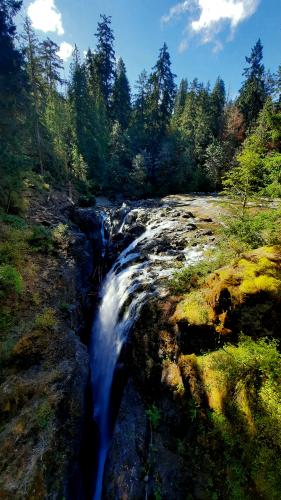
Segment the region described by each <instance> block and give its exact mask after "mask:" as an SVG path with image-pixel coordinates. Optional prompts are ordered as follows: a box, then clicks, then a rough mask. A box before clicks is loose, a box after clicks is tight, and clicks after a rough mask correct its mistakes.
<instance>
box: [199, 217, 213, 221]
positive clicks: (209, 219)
mask: <svg viewBox="0 0 281 500" xmlns="http://www.w3.org/2000/svg"><path fill="white" fill-rule="evenodd" d="M199 222H213V219H211V217H201V218H200V219H199Z"/></svg>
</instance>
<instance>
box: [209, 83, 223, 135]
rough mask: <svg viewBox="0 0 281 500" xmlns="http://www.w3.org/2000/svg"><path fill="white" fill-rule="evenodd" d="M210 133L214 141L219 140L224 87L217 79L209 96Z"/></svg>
mask: <svg viewBox="0 0 281 500" xmlns="http://www.w3.org/2000/svg"><path fill="white" fill-rule="evenodd" d="M210 104H211V122H212V132H213V135H214V137H215V138H216V139H219V138H221V136H222V133H223V128H224V108H225V85H224V81H223V80H222V79H221V78H220V77H219V78H218V79H217V81H216V83H215V86H214V88H213V90H212V92H211V96H210Z"/></svg>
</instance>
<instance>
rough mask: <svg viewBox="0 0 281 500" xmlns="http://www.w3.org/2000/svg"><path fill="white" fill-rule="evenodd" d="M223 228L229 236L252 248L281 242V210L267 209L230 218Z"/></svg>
mask: <svg viewBox="0 0 281 500" xmlns="http://www.w3.org/2000/svg"><path fill="white" fill-rule="evenodd" d="M225 222H226V225H225V227H224V229H223V232H224V234H225V235H226V236H227V237H235V238H236V239H237V240H238V241H241V242H243V243H246V244H248V245H249V246H250V248H258V247H260V246H263V245H274V244H278V243H280V240H281V238H280V229H279V228H280V223H281V211H280V210H265V211H262V212H259V213H257V214H255V215H250V214H246V215H244V217H240V218H236V219H235V218H229V219H227V220H226V221H225Z"/></svg>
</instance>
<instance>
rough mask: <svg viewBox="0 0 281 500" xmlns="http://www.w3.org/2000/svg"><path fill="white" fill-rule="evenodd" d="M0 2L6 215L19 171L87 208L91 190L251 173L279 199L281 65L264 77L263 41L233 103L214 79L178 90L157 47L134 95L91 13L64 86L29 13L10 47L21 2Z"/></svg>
mask: <svg viewBox="0 0 281 500" xmlns="http://www.w3.org/2000/svg"><path fill="white" fill-rule="evenodd" d="M0 7H1V9H0V51H1V52H0V57H1V67H0V105H1V119H0V120H1V123H0V127H1V130H0V132H1V134H0V147H1V158H0V173H1V193H0V198H1V201H0V203H1V204H2V206H3V207H4V208H5V210H7V211H9V210H16V209H17V207H18V205H19V204H20V196H18V193H20V189H21V186H22V183H23V181H24V179H25V177H26V173H27V171H33V172H37V173H39V174H40V175H41V176H42V179H44V181H45V182H50V183H54V182H55V183H58V184H61V185H63V186H67V188H68V189H69V192H70V196H71V192H72V188H73V186H74V187H75V189H76V190H78V192H79V191H80V193H81V195H82V196H83V197H84V200H85V203H87V202H89V203H91V201H92V199H93V196H94V194H96V193H99V192H103V193H106V194H114V193H117V192H122V193H124V194H125V195H127V196H150V195H162V194H166V193H173V192H187V191H202V190H204V191H211V190H219V189H221V188H222V179H223V178H224V176H225V175H226V174H227V178H228V179H229V180H228V183H226V188H227V189H228V190H231V186H234V185H235V184H237V180H235V175H236V177H237V175H238V176H240V177H239V178H240V180H241V176H242V177H243V175H244V177H245V178H247V179H248V177H247V176H248V174H249V169H250V170H251V172H252V173H251V175H252V177H253V182H252V184H251V183H250V184H251V187H250V190H249V189H248V188H247V189H246V190H247V192H252V191H255V192H263V193H265V194H267V195H274V196H277V195H279V194H280V136H281V133H280V122H281V114H280V106H279V104H280V102H281V99H280V95H281V67H280V68H279V70H278V72H277V74H275V75H271V74H270V73H266V72H265V69H264V66H263V64H262V57H263V55H262V51H263V48H262V44H261V42H260V41H258V42H257V43H256V45H255V47H254V48H253V49H252V52H251V54H250V56H249V57H247V58H246V62H247V67H246V68H245V70H244V73H243V76H244V82H243V85H242V87H241V90H240V92H239V95H238V97H237V99H236V100H235V101H233V102H232V101H229V100H228V99H227V97H226V92H225V85H224V82H223V80H222V79H221V78H220V77H219V78H218V79H217V81H216V83H215V85H214V87H213V88H211V87H210V85H209V84H207V85H204V84H203V83H200V82H199V81H198V80H197V79H195V80H193V81H191V82H190V83H189V82H188V81H187V80H185V79H184V80H182V81H181V82H180V85H179V87H178V88H177V86H176V83H175V75H174V74H173V72H172V69H171V60H170V55H169V52H168V48H167V46H166V44H164V45H163V47H162V48H161V50H160V52H159V56H158V59H157V61H156V64H155V66H154V67H153V68H152V70H151V72H150V73H147V72H146V71H143V72H142V73H141V75H140V76H139V78H138V81H137V83H136V85H135V91H134V92H132V91H131V89H130V85H129V82H128V78H127V75H126V68H125V64H124V61H123V60H122V59H119V60H118V61H116V57H115V51H114V34H113V31H112V28H111V18H110V17H106V16H101V18H100V22H99V23H98V27H97V32H96V35H95V36H96V49H95V51H93V52H92V51H91V50H88V52H87V55H86V57H85V58H82V57H81V56H80V54H79V51H78V49H77V48H75V50H74V53H73V60H72V63H71V71H70V80H69V82H63V80H62V68H63V62H62V61H61V60H60V58H59V56H58V50H59V48H58V46H57V45H56V44H55V43H54V42H53V41H52V40H50V39H49V38H47V40H45V41H43V42H39V40H38V38H37V37H36V35H35V33H34V31H33V29H32V26H31V22H30V20H29V19H28V18H27V19H26V20H25V22H24V26H23V32H22V34H21V36H20V42H19V43H16V27H15V24H14V21H13V19H14V16H15V14H16V13H17V12H18V11H19V10H20V7H21V2H20V1H15V0H9V1H8V0H0ZM62 89H66V90H62ZM253 152H254V153H255V155H257V156H258V157H259V158H257V157H255V159H253ZM253 162H254V164H255V166H253V165H252V164H253ZM246 164H247V165H246ZM250 164H251V166H249V165H250ZM237 169H238V170H237ZM239 169H240V170H239ZM241 169H242V171H241ZM243 169H244V170H243ZM245 169H246V170H247V169H248V170H247V172H248V173H245ZM243 172H244V174H243ZM231 176H232V177H231ZM233 176H234V177H233ZM231 179H232V180H231ZM231 183H232V184H231ZM272 184H273V187H271V188H269V187H268V186H271V185H272ZM244 188H245V186H244V187H243V188H241V189H242V191H243V189H244Z"/></svg>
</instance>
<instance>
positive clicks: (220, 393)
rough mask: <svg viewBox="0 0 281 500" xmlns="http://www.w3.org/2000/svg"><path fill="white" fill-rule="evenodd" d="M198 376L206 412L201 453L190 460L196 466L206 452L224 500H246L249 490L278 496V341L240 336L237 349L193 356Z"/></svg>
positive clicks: (280, 400)
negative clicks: (206, 406)
mask: <svg viewBox="0 0 281 500" xmlns="http://www.w3.org/2000/svg"><path fill="white" fill-rule="evenodd" d="M197 373H198V375H197V376H198V379H197V384H198V387H200V388H202V387H203V388H204V391H205V394H206V401H207V402H208V404H209V411H208V412H207V417H208V418H207V421H206V419H201V421H200V425H199V424H197V442H196V445H197V446H198V448H200V454H199V456H198V459H196V458H195V460H199V461H200V462H199V464H200V465H201V460H202V457H204V456H206V453H210V454H211V462H210V463H211V464H212V465H211V467H212V468H213V469H212V470H208V473H209V474H212V476H213V479H214V480H215V481H217V485H218V488H219V491H220V494H221V495H222V497H223V498H230V499H236V498H248V497H249V491H252V493H253V495H256V497H259V498H265V499H276V500H277V499H278V498H280V492H281V487H280V484H281V458H280V456H281V454H280V452H281V389H280V387H281V385H280V381H281V354H280V352H279V351H278V344H277V342H275V341H268V340H266V339H262V340H258V341H254V340H252V339H250V338H249V337H245V336H241V337H240V340H239V342H238V344H237V345H236V346H234V345H226V346H224V348H223V349H220V350H218V351H215V352H212V353H208V354H205V355H202V356H197ZM194 383H195V382H194V381H193V384H194ZM202 404H204V402H202ZM200 411H202V408H200ZM216 450H217V454H216ZM213 453H214V455H213ZM251 498H252V497H251Z"/></svg>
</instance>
